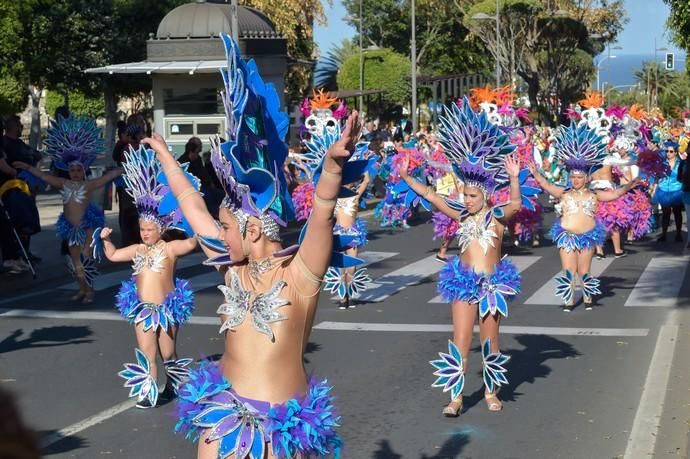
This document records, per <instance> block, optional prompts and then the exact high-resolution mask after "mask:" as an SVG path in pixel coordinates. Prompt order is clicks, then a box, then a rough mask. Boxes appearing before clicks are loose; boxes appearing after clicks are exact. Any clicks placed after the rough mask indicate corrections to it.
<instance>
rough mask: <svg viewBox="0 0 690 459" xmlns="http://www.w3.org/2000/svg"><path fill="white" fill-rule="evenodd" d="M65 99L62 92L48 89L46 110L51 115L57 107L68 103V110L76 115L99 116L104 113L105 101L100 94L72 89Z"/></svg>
mask: <svg viewBox="0 0 690 459" xmlns="http://www.w3.org/2000/svg"><path fill="white" fill-rule="evenodd" d="M67 99H69V101H67V100H65V95H64V93H62V92H58V91H50V90H49V91H48V94H47V95H46V112H48V114H49V115H51V116H52V115H53V114H54V113H55V110H56V109H57V108H59V107H62V106H66V105H69V109H70V112H72V113H73V114H75V115H77V116H86V117H89V118H100V117H103V116H104V115H105V103H104V101H103V97H102V96H101V95H100V94H98V95H95V96H94V95H89V94H85V93H83V92H81V91H77V90H74V91H70V92H69V93H68V98H67Z"/></svg>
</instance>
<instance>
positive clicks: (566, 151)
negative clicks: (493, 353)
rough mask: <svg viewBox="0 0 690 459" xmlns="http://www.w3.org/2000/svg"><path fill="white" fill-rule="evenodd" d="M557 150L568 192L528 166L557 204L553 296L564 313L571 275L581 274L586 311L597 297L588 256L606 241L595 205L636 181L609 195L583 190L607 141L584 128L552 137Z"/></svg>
mask: <svg viewBox="0 0 690 459" xmlns="http://www.w3.org/2000/svg"><path fill="white" fill-rule="evenodd" d="M556 151H557V154H558V156H559V159H560V161H561V162H562V163H563V164H564V166H565V168H566V171H568V173H569V176H568V178H569V181H570V186H571V187H570V188H565V187H561V186H557V185H554V184H551V183H549V181H548V180H546V179H545V178H544V177H543V176H542V175H541V174H540V173H539V171H538V170H537V168H536V166H535V165H534V164H530V165H529V168H530V172H531V173H532V175H533V176H534V178H535V179H536V180H537V183H539V185H540V186H541V187H542V188H543V189H544V190H546V192H548V193H549V194H551V195H552V196H554V197H556V198H558V199H560V202H561V211H562V216H561V218H560V219H557V220H556V222H555V223H554V225H553V227H552V228H551V237H552V239H553V241H554V242H555V244H556V246H557V247H558V249H559V253H560V257H561V265H562V266H563V270H564V271H565V273H564V275H563V276H561V277H559V278H558V286H557V288H556V295H557V296H559V297H561V298H562V299H563V301H564V303H565V306H564V308H563V310H564V311H566V312H570V311H572V309H573V306H574V288H575V281H576V279H575V276H576V275H579V277H580V280H581V283H582V291H583V297H584V304H585V309H587V310H590V309H592V297H593V296H594V295H599V294H601V291H600V290H599V284H600V281H599V279H597V278H596V277H594V276H592V275H591V274H590V272H591V267H592V257H593V255H594V248H595V247H596V246H597V245H602V244H603V242H604V240H605V237H606V229H605V228H604V226H603V225H602V224H601V223H600V222H598V221H597V220H596V219H595V212H596V208H597V203H598V202H599V201H603V202H606V201H613V200H615V199H618V198H620V197H621V196H623V195H624V194H625V193H626V192H628V191H629V190H630V189H632V188H633V187H634V186H635V185H636V184H637V179H634V180H632V181H631V182H629V183H628V184H626V185H624V186H622V187H620V188H617V189H616V190H613V191H589V190H588V189H587V182H588V178H589V176H590V175H591V174H592V173H593V172H594V171H596V170H597V169H598V168H600V167H601V166H602V164H603V161H604V158H605V157H606V143H605V142H604V140H603V138H602V137H601V136H600V135H598V134H597V133H596V131H595V130H593V129H590V128H589V127H588V126H587V125H586V124H578V125H575V124H574V123H572V124H571V125H570V126H568V127H565V126H562V127H561V128H560V129H559V131H558V133H557V135H556Z"/></svg>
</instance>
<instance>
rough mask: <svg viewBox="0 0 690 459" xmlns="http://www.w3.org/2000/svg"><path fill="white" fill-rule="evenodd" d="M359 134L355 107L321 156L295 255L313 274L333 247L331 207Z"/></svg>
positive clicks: (328, 258)
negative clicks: (311, 203)
mask: <svg viewBox="0 0 690 459" xmlns="http://www.w3.org/2000/svg"><path fill="white" fill-rule="evenodd" d="M358 137H359V122H358V115H357V112H356V111H353V112H352V114H350V116H349V117H348V118H347V121H346V122H345V128H344V129H343V132H342V134H341V136H340V139H339V140H338V141H337V142H336V143H334V144H333V145H332V146H331V148H329V150H328V153H326V157H325V158H324V163H323V169H322V171H321V178H320V179H319V183H318V184H317V185H316V189H315V190H314V204H313V209H312V211H311V216H310V217H309V220H308V222H307V233H306V235H305V236H304V240H303V241H302V244H301V245H300V248H299V252H298V253H297V256H298V257H299V258H300V259H301V261H302V262H303V263H304V267H305V268H306V269H307V270H308V271H309V272H310V273H311V274H312V275H313V276H316V277H319V278H320V277H323V275H324V274H325V273H326V270H327V269H328V265H329V264H330V261H331V251H332V250H333V224H334V223H335V220H334V218H333V210H334V209H335V203H336V200H337V198H338V192H339V191H340V187H341V185H342V181H343V166H344V165H345V162H346V161H347V159H348V158H349V157H350V155H351V154H352V152H353V151H354V148H355V142H356V141H357V138H358Z"/></svg>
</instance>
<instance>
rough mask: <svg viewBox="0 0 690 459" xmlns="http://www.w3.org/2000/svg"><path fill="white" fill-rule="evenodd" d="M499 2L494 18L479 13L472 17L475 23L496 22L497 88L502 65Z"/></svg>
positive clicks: (499, 82)
mask: <svg viewBox="0 0 690 459" xmlns="http://www.w3.org/2000/svg"><path fill="white" fill-rule="evenodd" d="M499 8H500V5H499V0H496V14H494V15H493V16H491V15H489V14H486V13H477V14H475V15H473V16H472V19H474V20H475V21H486V20H493V21H496V56H495V58H496V87H497V88H498V87H500V86H501V64H500V61H499V60H498V53H499V46H500V44H501V28H500V27H501V25H500V24H501V22H500V19H501V16H500V12H499Z"/></svg>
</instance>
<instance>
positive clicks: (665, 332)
mask: <svg viewBox="0 0 690 459" xmlns="http://www.w3.org/2000/svg"><path fill="white" fill-rule="evenodd" d="M677 317H678V314H677V311H673V312H672V313H671V314H669V317H668V320H667V322H666V325H662V326H661V330H660V331H659V337H658V338H657V340H656V347H655V348H654V355H653V356H652V361H651V362H650V363H649V370H647V378H646V379H645V383H644V389H642V396H641V397H640V404H639V405H638V406H637V413H635V420H634V421H633V426H632V430H631V431H630V437H629V438H628V445H627V447H626V448H625V456H623V457H624V459H637V458H640V457H652V456H653V455H654V447H655V444H656V438H657V433H658V430H659V425H660V423H661V415H662V413H663V410H664V400H665V398H666V392H667V389H668V382H669V378H670V376H671V365H672V364H673V354H674V353H675V350H676V343H677V342H678V330H679V327H678V325H675V324H677V323H678V321H677V320H676V319H677Z"/></svg>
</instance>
